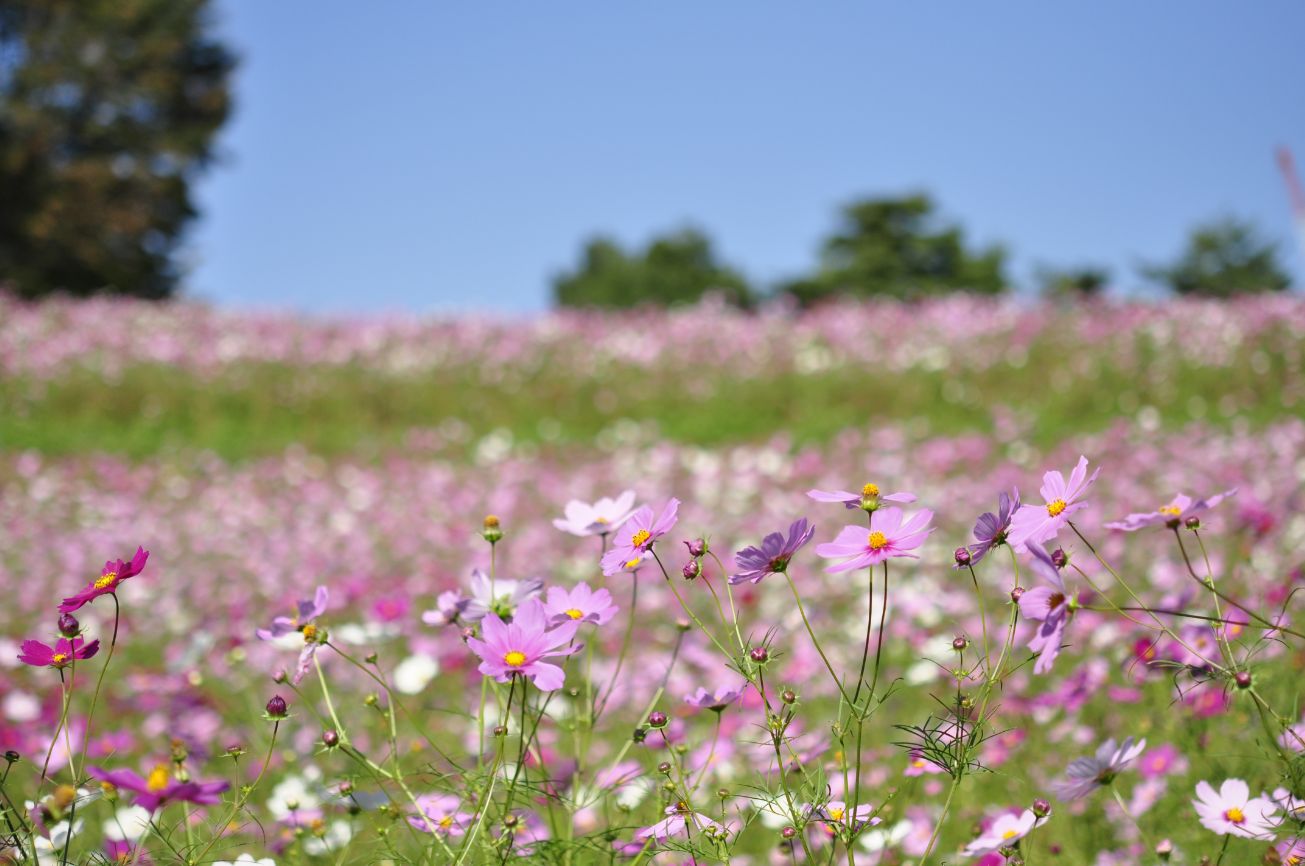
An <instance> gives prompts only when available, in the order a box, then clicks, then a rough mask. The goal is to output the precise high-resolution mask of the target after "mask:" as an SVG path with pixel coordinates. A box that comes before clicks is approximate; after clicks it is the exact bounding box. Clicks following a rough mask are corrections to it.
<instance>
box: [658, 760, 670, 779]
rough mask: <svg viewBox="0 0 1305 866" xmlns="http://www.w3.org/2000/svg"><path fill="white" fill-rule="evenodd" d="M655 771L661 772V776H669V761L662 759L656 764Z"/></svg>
mask: <svg viewBox="0 0 1305 866" xmlns="http://www.w3.org/2000/svg"><path fill="white" fill-rule="evenodd" d="M657 772H659V773H661V774H662V775H663V776H669V775H670V774H671V762H670V761H662V762H661V763H660V764H658V765H657Z"/></svg>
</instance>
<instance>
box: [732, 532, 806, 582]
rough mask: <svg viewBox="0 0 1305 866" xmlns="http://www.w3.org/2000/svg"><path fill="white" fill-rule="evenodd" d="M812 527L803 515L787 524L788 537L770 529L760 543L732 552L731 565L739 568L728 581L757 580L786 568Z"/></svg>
mask: <svg viewBox="0 0 1305 866" xmlns="http://www.w3.org/2000/svg"><path fill="white" fill-rule="evenodd" d="M815 531H816V528H815V527H814V526H811V525H809V524H808V523H807V519H806V518H805V517H802V518H799V519H797V520H795V521H793V523H792V525H791V526H789V528H788V537H787V538H785V537H784V533H782V532H772V533H770V534H769V535H767V536H766V537H765V538H763V539H762V540H761V546H760V547H754V546H749V547H745V548H743V549H742V550H740V551H739V552H738V553H736V554H734V567H735V568H737V569H738V572H737V573H736V574H734V575H733V576H731V577H730V583H731V584H734V585H738V584H740V583H760V582H761V580H762V579H763V578H765V577H767V576H769V575H772V574H783V573H784V572H785V571H787V570H788V564H789V562H790V561H791V560H792V559H793V555H794V554H795V553H797V552H798V551H799V550H801V549H802V548H803V547H805V546H806V544H807V542H808V541H810V540H811V536H812V535H814V534H815Z"/></svg>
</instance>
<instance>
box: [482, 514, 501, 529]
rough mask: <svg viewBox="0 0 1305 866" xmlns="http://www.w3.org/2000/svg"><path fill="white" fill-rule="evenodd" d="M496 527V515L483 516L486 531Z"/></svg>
mask: <svg viewBox="0 0 1305 866" xmlns="http://www.w3.org/2000/svg"><path fill="white" fill-rule="evenodd" d="M496 526H498V515H497V514H486V515H485V528H486V529H493V528H494V527H496Z"/></svg>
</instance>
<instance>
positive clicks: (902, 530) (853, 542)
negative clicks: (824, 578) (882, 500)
mask: <svg viewBox="0 0 1305 866" xmlns="http://www.w3.org/2000/svg"><path fill="white" fill-rule="evenodd" d="M931 519H933V512H932V511H930V510H929V509H927V508H924V509H921V510H920V511H917V512H916V513H915V514H912V515H911V516H910V518H908V519H907V520H905V521H903V520H902V510H901V509H900V508H885V509H883V510H882V511H879V512H878V513H877V514H876V515H875V520H874V528H873V529H867V528H866V527H864V526H845V527H843V531H842V532H840V533H838V537H837V538H835V539H834V540H833V541H831V542H828V543H826V544H818V545H816V553H817V554H818V555H820V556H823V557H825V558H826V559H836V560H839V561H838V562H836V563H835V564H834V565H831V566H830V567H829V568H827V569H825V571H827V572H829V573H830V574H837V573H839V572H842V571H851V570H852V569H856V568H865V567H867V566H871V565H878V564H879V563H881V562H883V561H884V560H886V559H891V558H893V557H899V556H906V557H910V558H911V559H918V558H919V557H917V556H916V555H915V554H914V553H908V552H907V551H910V550H915V549H916V548H918V547H919V546H920V545H922V544H924V540H925V539H926V538H928V536H929V533H931V532H933V529H932V528H930V527H929V521H930V520H931Z"/></svg>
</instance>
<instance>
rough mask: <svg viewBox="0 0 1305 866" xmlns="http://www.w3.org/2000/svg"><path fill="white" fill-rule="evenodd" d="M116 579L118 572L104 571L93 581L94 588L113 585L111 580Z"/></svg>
mask: <svg viewBox="0 0 1305 866" xmlns="http://www.w3.org/2000/svg"><path fill="white" fill-rule="evenodd" d="M117 579H118V572H116V571H106V572H105V573H104V574H101V575H100V579H99V580H97V581H95V588H96V589H104V588H105V587H108V586H113V582H114V581H116V580H117Z"/></svg>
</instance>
